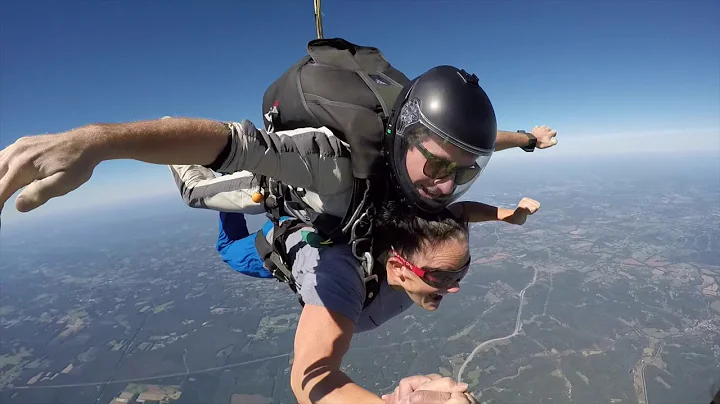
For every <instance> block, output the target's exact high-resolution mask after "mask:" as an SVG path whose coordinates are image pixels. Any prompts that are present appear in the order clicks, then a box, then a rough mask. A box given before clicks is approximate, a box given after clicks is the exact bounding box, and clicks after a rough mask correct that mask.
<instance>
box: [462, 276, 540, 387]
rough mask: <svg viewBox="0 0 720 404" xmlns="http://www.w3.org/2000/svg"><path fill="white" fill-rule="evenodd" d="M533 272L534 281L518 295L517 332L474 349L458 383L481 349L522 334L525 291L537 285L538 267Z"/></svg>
mask: <svg viewBox="0 0 720 404" xmlns="http://www.w3.org/2000/svg"><path fill="white" fill-rule="evenodd" d="M533 271H534V272H533V278H532V281H531V282H530V283H528V285H527V286H525V288H523V290H521V291H520V293H519V294H518V296H519V297H520V304H519V305H518V311H517V318H516V319H515V330H514V331H513V332H512V333H511V334H509V335H506V336H504V337H499V338H493V339H491V340H487V341H485V342H483V343H481V344H480V345H478V346H476V347H475V349H473V351H472V352H471V353H470V356H468V357H467V359H465V362H463V364H462V366H460V370H459V371H458V377H457V381H458V383H460V382H462V374H463V371H465V367H466V366H467V364H468V363H470V361H471V360H472V359H473V358H474V357H475V354H476V353H478V352H480V350H481V349H483V348H484V347H486V346H488V345H490V344H494V343H496V342H500V341H504V340H507V339H510V338H512V337H514V336H516V335H518V334H519V333H520V329H522V309H523V301H524V299H525V291H526V290H528V288H530V287H531V286H533V285H535V281H537V274H538V271H537V267H535V266H533Z"/></svg>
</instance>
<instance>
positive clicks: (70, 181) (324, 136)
mask: <svg viewBox="0 0 720 404" xmlns="http://www.w3.org/2000/svg"><path fill="white" fill-rule="evenodd" d="M295 132H297V133H293V134H292V135H290V134H277V133H266V132H265V131H261V130H259V129H257V128H256V127H255V126H254V125H253V124H252V123H250V122H249V121H247V120H245V121H242V122H240V123H237V122H232V123H221V122H216V121H212V120H208V119H190V118H169V119H157V120H153V121H142V122H134V123H123V124H94V125H88V126H84V127H81V128H78V129H74V130H71V131H69V132H64V133H60V134H50V135H40V136H26V137H23V138H20V139H18V140H17V141H16V142H15V143H14V144H12V145H10V146H8V147H7V148H5V149H3V150H2V151H0V209H2V206H3V205H4V204H5V201H7V200H8V198H10V195H12V194H13V193H15V192H16V191H18V190H20V189H21V188H22V187H25V186H27V187H26V189H25V190H24V191H23V192H22V193H21V194H20V195H19V196H18V199H17V201H16V204H15V205H16V207H17V209H18V210H19V211H21V212H27V211H30V210H33V209H35V208H37V207H39V206H41V205H43V204H44V203H45V202H47V201H48V200H49V199H51V198H55V197H58V196H62V195H65V194H67V193H69V192H72V191H73V190H75V189H77V188H78V187H79V186H81V185H82V184H84V183H85V182H87V181H88V180H89V179H90V177H91V176H92V173H93V170H94V169H95V167H96V166H97V165H98V164H99V163H101V162H102V161H105V160H113V159H132V160H138V161H143V162H147V163H154V164H163V165H173V164H194V165H203V166H207V167H208V168H210V169H212V170H214V171H216V172H221V173H234V172H238V171H243V170H247V171H251V172H253V173H255V174H260V175H266V176H271V177H273V178H276V179H278V180H279V181H282V182H283V183H285V184H288V185H293V186H296V187H302V188H305V189H308V190H313V191H317V192H318V193H320V194H333V193H337V192H340V190H345V189H348V188H349V187H350V186H352V181H353V179H352V178H351V176H342V177H341V178H339V177H340V176H328V175H323V174H325V173H328V172H341V173H348V172H351V167H350V158H349V156H348V154H349V153H347V150H346V149H344V146H343V145H342V142H341V141H340V140H339V139H338V138H336V137H334V136H332V134H331V133H327V132H324V131H322V130H312V129H308V130H307V131H305V132H302V133H300V132H298V131H295ZM328 132H329V131H328ZM318 150H319V152H318Z"/></svg>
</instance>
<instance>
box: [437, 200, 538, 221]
mask: <svg viewBox="0 0 720 404" xmlns="http://www.w3.org/2000/svg"><path fill="white" fill-rule="evenodd" d="M448 209H449V210H450V211H451V212H452V213H453V214H454V215H455V216H457V217H459V218H462V219H463V220H465V221H467V222H471V223H478V222H489V221H493V220H498V221H502V222H505V223H510V224H518V225H521V224H524V223H525V221H526V220H527V217H528V216H529V215H532V214H533V213H535V212H536V211H537V210H538V209H540V203H539V202H538V201H536V200H534V199H530V198H523V199H521V200H520V202H519V203H518V206H517V208H515V209H505V208H498V207H496V206H492V205H487V204H484V203H480V202H472V201H464V202H457V203H454V204H452V205H450V206H448Z"/></svg>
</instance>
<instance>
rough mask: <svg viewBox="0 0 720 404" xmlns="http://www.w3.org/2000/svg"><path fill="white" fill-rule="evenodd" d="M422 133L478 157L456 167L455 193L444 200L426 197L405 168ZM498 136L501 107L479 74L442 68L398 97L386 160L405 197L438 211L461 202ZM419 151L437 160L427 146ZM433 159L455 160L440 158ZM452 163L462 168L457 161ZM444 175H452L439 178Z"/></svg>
mask: <svg viewBox="0 0 720 404" xmlns="http://www.w3.org/2000/svg"><path fill="white" fill-rule="evenodd" d="M413 134H414V135H415V136H413ZM422 134H426V135H430V134H432V135H435V136H437V137H439V139H438V140H439V141H441V142H444V143H449V144H451V145H453V146H455V147H457V148H459V149H461V150H462V151H464V152H467V153H468V154H470V155H472V156H474V158H475V164H474V165H473V166H472V167H463V168H460V169H458V171H455V183H454V187H453V191H452V193H451V194H450V195H447V196H444V197H442V198H441V199H428V198H426V197H422V196H421V195H420V193H418V190H417V188H416V186H415V185H414V184H413V183H412V181H411V180H410V177H409V176H408V172H407V169H406V166H405V159H406V156H407V152H408V150H409V149H410V148H412V147H417V146H418V143H417V142H414V140H416V139H418V137H421V138H422ZM496 137H497V121H496V119H495V110H494V109H493V106H492V103H491V102H490V99H489V98H488V96H487V94H485V91H483V89H482V88H481V87H480V85H479V84H478V78H477V76H475V75H474V74H468V73H467V72H465V70H461V69H458V68H456V67H453V66H438V67H434V68H432V69H430V70H428V71H427V72H425V73H423V74H422V75H420V76H419V77H417V78H416V79H414V80H413V81H411V82H410V83H408V84H407V85H406V86H405V87H404V88H403V90H402V92H401V93H400V95H399V96H398V98H397V100H396V101H395V105H394V106H393V110H392V114H391V116H390V119H389V121H388V127H387V130H386V133H385V140H384V145H383V149H384V155H385V162H386V164H387V165H389V166H390V169H391V172H392V175H391V177H394V178H393V180H394V182H395V185H396V186H397V187H398V188H399V189H400V191H401V195H402V197H404V198H405V199H407V200H409V202H410V203H411V204H414V205H415V206H416V207H418V208H420V209H421V210H424V211H428V212H436V211H439V210H441V209H443V208H444V207H446V206H447V205H448V204H450V203H451V202H453V201H455V200H457V199H458V198H459V197H460V196H461V195H462V194H464V193H465V192H466V191H467V190H468V189H469V188H470V186H471V185H472V184H473V182H475V180H476V179H477V177H478V175H479V174H480V173H481V172H482V171H483V169H484V168H485V166H486V165H487V163H488V161H489V160H490V157H491V156H492V153H493V151H494V150H495V139H496ZM419 149H420V150H421V151H423V154H425V157H426V158H429V159H428V160H430V159H432V158H433V157H432V156H428V155H427V154H426V151H424V148H419ZM433 161H436V162H438V161H439V162H440V164H444V165H447V163H452V162H448V161H446V160H438V159H437V158H435V159H434V160H433ZM426 167H427V165H426ZM448 167H451V168H452V169H453V170H454V169H457V167H456V166H453V165H452V164H450V165H448ZM425 173H426V175H428V174H427V171H425ZM444 173H452V171H445V172H444ZM443 175H444V176H445V177H447V176H448V175H449V174H438V176H437V177H434V178H439V177H441V176H443Z"/></svg>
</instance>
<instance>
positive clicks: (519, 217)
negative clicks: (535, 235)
mask: <svg viewBox="0 0 720 404" xmlns="http://www.w3.org/2000/svg"><path fill="white" fill-rule="evenodd" d="M538 209H540V202H538V201H536V200H534V199H530V198H522V199H521V200H520V202H519V203H518V206H517V208H515V211H514V212H513V214H512V216H510V220H508V223H512V224H518V225H522V224H525V221H526V220H527V217H528V216H529V215H532V214H533V213H535V212H537V210H538Z"/></svg>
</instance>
